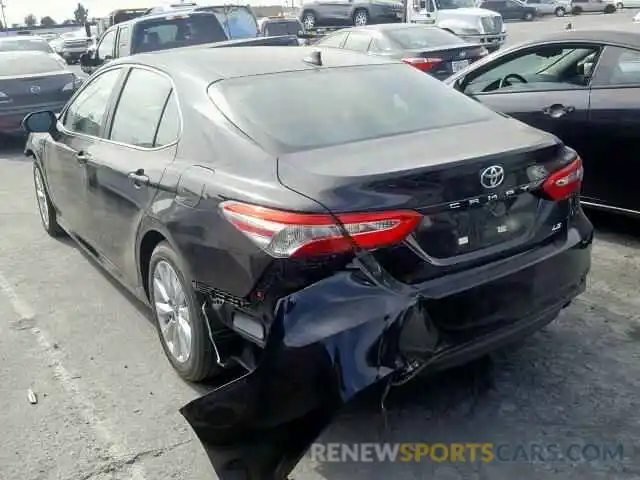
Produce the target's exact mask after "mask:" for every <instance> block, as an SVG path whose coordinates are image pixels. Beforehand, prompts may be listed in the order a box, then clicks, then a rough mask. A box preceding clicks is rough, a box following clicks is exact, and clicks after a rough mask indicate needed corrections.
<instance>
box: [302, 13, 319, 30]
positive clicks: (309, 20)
mask: <svg viewBox="0 0 640 480" xmlns="http://www.w3.org/2000/svg"><path fill="white" fill-rule="evenodd" d="M302 25H303V26H304V28H305V29H306V30H310V29H312V28H315V27H317V19H316V14H315V13H313V12H304V13H303V14H302Z"/></svg>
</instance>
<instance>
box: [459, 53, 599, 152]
mask: <svg viewBox="0 0 640 480" xmlns="http://www.w3.org/2000/svg"><path fill="white" fill-rule="evenodd" d="M600 50H601V47H600V46H599V45H584V44H583V45H572V44H566V43H561V44H556V45H549V44H547V45H540V46H536V47H531V48H529V49H526V50H523V51H520V52H517V53H515V54H513V55H508V56H505V57H504V58H499V59H496V62H495V63H489V64H487V65H485V66H483V67H482V68H481V69H480V70H479V72H478V73H475V72H474V73H471V74H469V75H468V76H467V79H465V81H464V83H463V89H464V91H465V93H467V94H469V95H472V96H473V97H475V98H476V99H477V100H478V101H480V102H482V103H483V104H485V105H487V106H489V107H491V108H492V109H494V110H496V111H499V112H503V113H506V114H508V115H510V116H513V117H514V118H517V119H518V120H521V121H523V122H525V123H527V124H529V125H531V126H533V127H536V128H539V129H541V130H545V131H547V132H549V133H553V134H554V135H556V136H558V137H559V138H560V139H561V140H562V141H563V142H564V143H565V144H567V145H568V146H570V147H572V148H574V149H576V150H577V151H578V153H579V154H580V155H582V156H584V155H587V154H588V143H587V138H586V135H585V132H586V131H587V129H588V124H589V113H588V112H589V95H590V88H589V86H590V81H591V77H590V71H591V70H589V68H590V67H589V65H592V64H593V63H594V62H597V60H598V55H599V53H600ZM585 68H586V69H587V70H585ZM469 77H471V78H469Z"/></svg>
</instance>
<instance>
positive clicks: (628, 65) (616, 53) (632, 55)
mask: <svg viewBox="0 0 640 480" xmlns="http://www.w3.org/2000/svg"><path fill="white" fill-rule="evenodd" d="M607 56H609V58H610V59H611V60H613V61H608V62H607V63H608V64H609V65H610V66H609V67H608V68H607V69H606V70H604V71H603V72H599V73H598V77H599V78H598V83H599V84H601V85H640V52H639V51H638V50H630V49H628V48H621V47H607Z"/></svg>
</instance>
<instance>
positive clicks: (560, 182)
mask: <svg viewBox="0 0 640 480" xmlns="http://www.w3.org/2000/svg"><path fill="white" fill-rule="evenodd" d="M583 173H584V169H583V168H582V160H581V159H580V157H578V158H576V159H575V160H574V161H572V162H571V163H570V164H569V165H567V166H566V167H562V168H561V169H560V170H556V171H555V172H553V173H552V174H551V175H549V177H548V178H547V179H546V180H545V182H544V183H543V184H542V190H543V191H544V192H545V193H546V194H547V195H548V196H549V197H550V198H551V200H556V201H558V200H565V199H567V198H569V197H570V196H572V195H573V194H575V193H576V192H578V191H579V190H580V187H581V186H582V176H583Z"/></svg>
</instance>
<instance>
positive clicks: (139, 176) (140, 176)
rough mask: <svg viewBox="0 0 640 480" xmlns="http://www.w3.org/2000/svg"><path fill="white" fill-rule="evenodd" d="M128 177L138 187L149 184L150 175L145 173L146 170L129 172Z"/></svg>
mask: <svg viewBox="0 0 640 480" xmlns="http://www.w3.org/2000/svg"><path fill="white" fill-rule="evenodd" d="M127 177H129V180H131V181H132V182H133V186H134V187H136V188H141V187H142V186H143V185H149V177H147V176H146V175H145V174H144V170H142V169H140V170H136V171H135V172H131V173H129V175H127Z"/></svg>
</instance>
